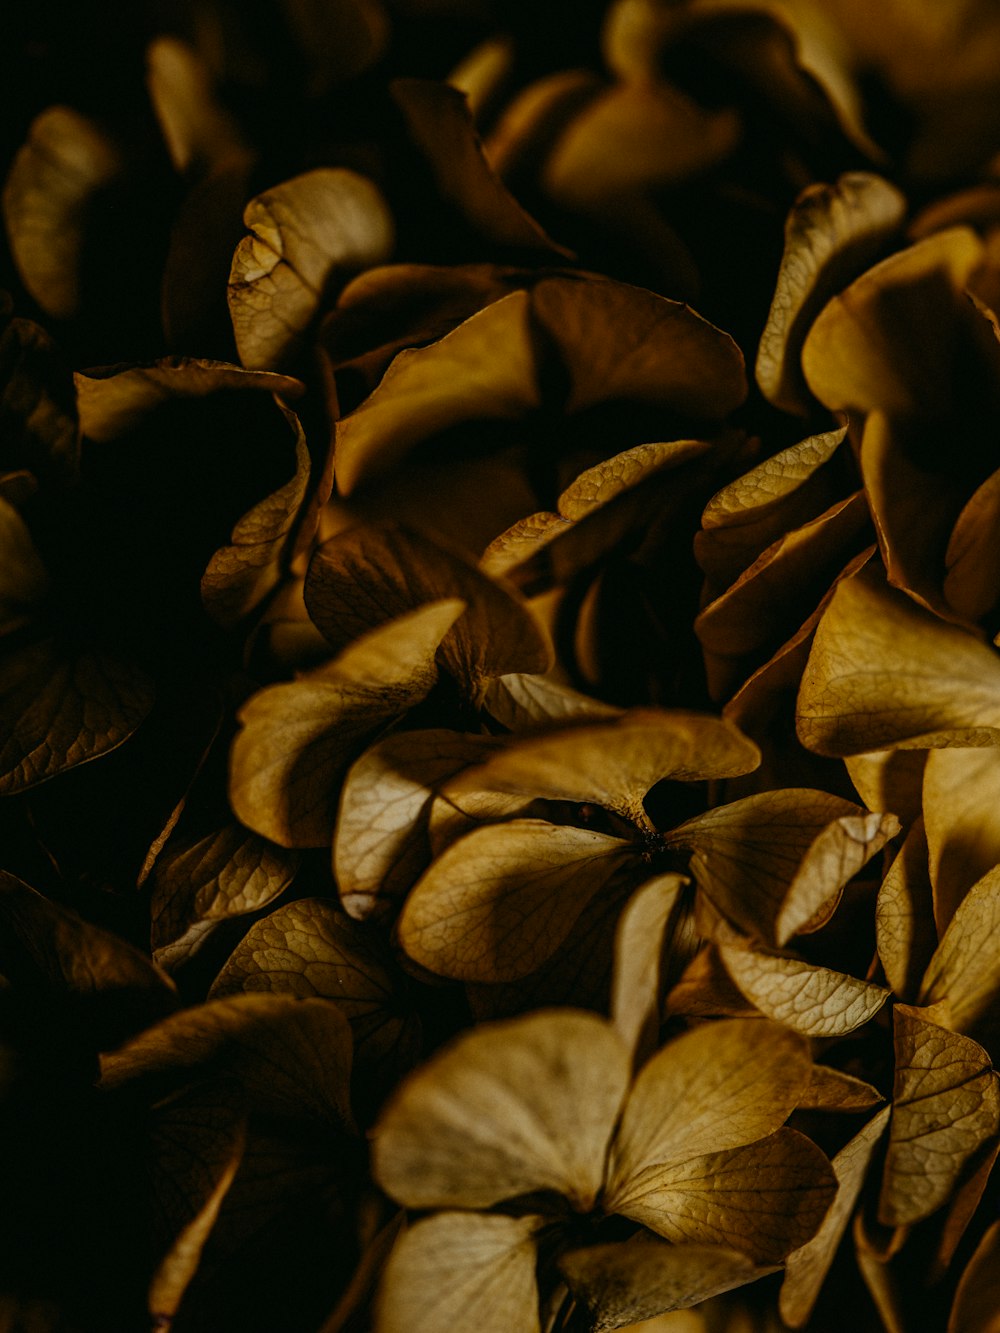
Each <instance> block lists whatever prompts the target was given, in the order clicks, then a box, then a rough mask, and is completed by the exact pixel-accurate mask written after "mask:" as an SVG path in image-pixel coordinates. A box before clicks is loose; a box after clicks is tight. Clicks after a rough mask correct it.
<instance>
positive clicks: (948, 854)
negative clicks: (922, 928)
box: [923, 749, 1000, 934]
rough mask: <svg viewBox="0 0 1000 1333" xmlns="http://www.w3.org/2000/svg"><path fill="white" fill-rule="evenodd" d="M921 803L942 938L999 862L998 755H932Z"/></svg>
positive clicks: (958, 752) (988, 751) (938, 752)
mask: <svg viewBox="0 0 1000 1333" xmlns="http://www.w3.org/2000/svg"><path fill="white" fill-rule="evenodd" d="M923 798H924V799H923V805H924V821H925V824H926V829H927V850H928V857H929V861H928V864H929V869H930V877H931V883H932V884H933V886H934V922H935V924H936V925H937V929H938V934H943V933H944V931H945V929H946V928H947V925H948V922H949V921H950V920H951V918H952V915H953V913H954V911H955V908H956V907H957V906H958V904H959V903H960V902H961V901H962V898H963V897H964V896H965V894H966V892H967V891H968V888H969V885H970V884H974V883H975V882H976V880H978V879H980V878H981V877H982V876H983V875H985V874H986V872H987V871H989V870H992V869H993V867H994V866H995V865H997V864H998V863H1000V805H998V803H1000V755H998V753H997V751H996V750H993V749H984V750H958V749H956V750H932V751H931V752H930V754H929V755H928V756H927V765H926V767H925V769H924V789H923Z"/></svg>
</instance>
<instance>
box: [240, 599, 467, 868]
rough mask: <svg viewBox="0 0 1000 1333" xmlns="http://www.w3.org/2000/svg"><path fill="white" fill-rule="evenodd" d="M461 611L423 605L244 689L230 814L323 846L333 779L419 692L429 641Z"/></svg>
mask: <svg viewBox="0 0 1000 1333" xmlns="http://www.w3.org/2000/svg"><path fill="white" fill-rule="evenodd" d="M463 609H464V604H463V603H462V602H458V601H447V602H431V603H429V604H428V605H427V606H424V607H422V608H421V609H420V610H419V611H412V612H410V614H409V615H405V616H400V617H399V618H398V619H396V620H391V621H389V623H388V624H386V625H383V626H381V627H380V628H379V629H374V630H371V631H370V632H369V633H368V634H366V635H364V636H362V638H360V639H358V640H356V641H355V643H354V644H353V645H352V646H351V647H350V648H347V649H345V650H344V652H343V653H341V654H340V656H339V657H337V658H335V659H334V660H333V661H332V662H330V663H328V664H327V665H326V666H324V667H320V668H318V669H317V670H316V671H313V672H310V673H309V674H307V675H305V676H302V677H300V678H299V680H297V681H294V682H293V683H292V684H289V685H271V686H269V687H268V688H267V689H264V690H261V691H260V692H259V693H257V694H255V695H253V696H252V697H251V698H250V700H249V701H248V702H247V703H246V704H244V706H243V708H242V709H241V710H240V713H239V720H240V721H241V723H242V724H243V729H242V731H240V733H239V734H238V735H237V737H236V740H235V741H234V743H233V749H232V755H231V759H230V776H229V798H230V801H231V803H232V807H233V810H234V812H235V814H236V816H237V818H238V819H239V820H240V821H241V822H242V823H244V824H246V825H247V827H248V828H251V829H253V830H254V832H256V833H260V834H262V835H263V836H264V837H265V838H270V839H271V841H272V842H276V843H278V844H280V845H281V846H282V847H322V846H324V845H327V844H329V842H330V840H331V838H332V835H333V826H334V816H335V812H336V799H337V782H338V779H339V778H340V777H341V776H342V775H343V773H344V772H345V771H346V769H347V767H348V766H349V764H350V763H351V762H352V760H353V759H354V758H355V756H356V753H357V751H358V750H359V749H360V748H361V743H362V741H363V739H364V738H365V737H366V736H370V735H372V733H373V732H374V731H376V730H377V728H378V727H379V726H380V725H381V724H383V723H385V722H387V721H388V720H389V719H391V718H393V717H397V716H399V715H400V714H401V713H404V712H405V711H406V710H407V709H408V708H411V707H412V706H413V705H414V704H416V703H419V702H420V700H421V699H423V698H425V697H426V695H427V694H428V693H429V691H430V690H431V688H432V687H433V685H434V682H435V681H436V680H437V667H436V665H435V660H434V659H435V654H436V653H437V649H438V645H439V644H440V642H441V638H442V637H443V635H444V634H445V633H447V631H448V629H449V628H450V627H451V625H452V624H454V622H455V619H456V617H457V616H459V615H461V613H462V610H463Z"/></svg>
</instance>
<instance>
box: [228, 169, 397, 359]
mask: <svg viewBox="0 0 1000 1333" xmlns="http://www.w3.org/2000/svg"><path fill="white" fill-rule="evenodd" d="M243 221H244V224H245V225H246V227H247V228H248V229H249V231H250V233H251V234H250V235H249V236H247V237H245V238H244V240H242V241H241V242H240V244H239V245H238V246H237V249H236V254H235V255H234V256H233V268H232V273H231V274H230V278H229V313H230V315H231V317H232V321H233V332H234V334H235V336H236V346H237V348H238V350H239V354H240V360H241V361H242V362H243V364H244V365H245V366H247V367H248V368H250V369H251V370H272V369H276V368H277V367H279V366H282V365H287V364H288V363H289V362H290V361H292V360H293V359H294V358H295V356H296V354H297V353H298V351H299V349H300V347H301V343H302V338H303V335H304V334H305V332H306V330H307V329H308V328H309V326H310V324H311V323H312V321H313V320H314V319H315V317H316V315H317V314H318V313H319V311H320V308H321V304H322V302H323V300H324V297H325V296H326V294H327V291H328V289H329V287H330V285H331V284H332V282H333V281H335V280H336V279H337V278H340V279H341V280H342V281H343V280H346V279H347V277H348V276H349V275H351V274H352V273H354V272H356V271H357V270H358V269H362V268H372V267H373V266H374V265H376V264H384V263H385V262H386V260H387V259H388V258H389V257H390V255H391V254H392V249H393V245H394V242H395V229H394V226H393V221H392V216H391V215H390V213H389V209H388V206H387V205H386V203H385V200H384V199H383V198H382V194H381V192H380V191H379V189H378V187H377V186H376V185H374V184H373V183H372V181H370V180H368V179H367V178H366V177H364V176H360V175H358V173H357V172H354V171H348V170H347V169H346V168H344V167H318V168H316V170H314V171H309V172H306V173H305V175H302V176H296V177H294V178H293V179H292V180H289V181H284V182H283V183H282V184H281V185H276V186H275V187H274V188H273V189H270V190H267V191H266V192H265V193H264V194H261V195H258V196H257V198H256V199H252V200H251V201H250V203H249V204H247V206H246V210H245V212H244V214H243Z"/></svg>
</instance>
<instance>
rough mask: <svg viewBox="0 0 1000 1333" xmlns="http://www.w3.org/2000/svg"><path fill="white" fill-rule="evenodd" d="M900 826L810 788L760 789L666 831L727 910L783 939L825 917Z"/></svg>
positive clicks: (749, 928)
mask: <svg viewBox="0 0 1000 1333" xmlns="http://www.w3.org/2000/svg"><path fill="white" fill-rule="evenodd" d="M897 831H898V824H897V821H896V820H895V818H894V817H893V816H892V815H879V814H869V813H866V812H863V811H861V810H860V809H859V808H858V807H857V806H856V805H852V804H851V802H850V801H845V800H843V799H842V798H840V797H838V796H830V795H829V794H828V793H827V792H820V791H812V790H809V789H808V788H789V789H787V790H785V791H770V792H762V793H760V794H759V795H757V796H747V797H744V799H743V800H741V801H734V802H732V803H731V804H729V805H722V806H716V807H715V809H712V810H708V811H706V813H705V814H703V815H695V817H694V818H693V819H689V820H688V821H687V822H686V823H684V824H681V825H680V826H679V827H678V828H676V829H674V830H673V831H672V832H671V833H669V834H668V835H667V842H668V845H671V846H677V847H684V848H687V849H689V850H690V852H691V872H692V874H693V875H694V877H695V879H696V880H697V882H698V884H699V886H700V887H701V888H702V889H703V890H704V892H705V893H706V894H707V895H708V897H709V898H710V899H711V900H712V901H713V902H714V903H715V905H716V906H717V907H718V909H719V910H720V911H721V912H722V913H723V915H724V916H726V917H728V918H729V919H730V920H732V921H733V922H734V923H735V924H736V925H737V926H739V927H740V928H741V929H742V930H744V931H746V932H747V933H749V934H751V935H754V936H756V937H758V938H763V939H766V940H768V941H769V942H777V943H779V944H784V943H785V942H786V941H787V940H788V939H790V938H791V936H792V935H794V934H795V933H796V932H798V931H800V930H803V929H804V928H809V927H810V926H813V928H815V926H816V925H820V924H822V922H823V921H824V920H826V919H827V918H828V917H829V916H830V915H831V913H832V912H833V910H834V908H835V907H836V905H837V902H838V901H839V898H840V894H841V892H842V890H843V888H844V885H845V884H846V883H847V882H848V881H849V880H850V879H851V878H853V876H854V875H856V874H857V872H858V871H859V870H860V869H861V868H862V866H864V865H865V863H866V862H867V861H868V860H869V859H870V858H871V857H872V856H873V855H874V854H875V853H876V852H878V851H879V850H881V848H882V847H884V846H885V844H886V842H887V841H888V839H889V838H890V837H891V836H892V835H893V834H894V833H896V832H897Z"/></svg>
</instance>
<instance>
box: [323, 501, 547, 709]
mask: <svg viewBox="0 0 1000 1333" xmlns="http://www.w3.org/2000/svg"><path fill="white" fill-rule="evenodd" d="M456 597H457V598H461V599H462V601H463V602H464V603H465V604H466V610H465V614H464V615H463V616H462V617H461V618H460V619H459V620H458V621H457V623H456V624H455V626H454V628H453V629H452V630H451V631H450V632H449V633H448V634H447V635H446V636H445V637H444V640H443V641H442V644H441V649H440V653H441V661H442V664H443V666H444V667H445V669H446V670H447V671H448V672H449V673H450V674H451V675H452V676H454V677H455V679H456V680H457V681H458V682H459V683H460V684H462V685H464V686H465V687H466V688H467V689H468V690H469V691H471V692H472V694H473V695H475V693H476V691H477V690H479V689H481V688H482V687H483V685H484V682H485V680H486V679H487V678H488V677H490V676H502V675H506V674H507V673H508V672H512V671H528V672H539V671H545V670H546V669H547V668H548V666H549V665H550V664H551V649H550V647H549V645H548V643H547V641H546V638H545V635H544V631H543V630H542V628H541V626H540V625H539V624H538V622H537V621H536V620H535V619H534V617H533V615H532V613H531V611H530V609H529V608H528V606H527V604H526V603H525V602H524V601H523V600H522V599H521V598H520V597H519V596H518V594H517V593H515V592H514V591H513V590H512V589H510V588H508V587H507V586H506V585H505V584H503V583H502V582H499V581H498V580H495V579H491V578H489V577H488V576H487V575H486V574H483V573H481V572H480V571H479V570H478V569H477V568H476V566H475V565H474V564H472V563H471V562H469V561H467V560H465V559H463V558H462V557H461V556H458V555H453V554H452V553H451V552H450V551H446V550H445V549H444V548H443V547H441V546H438V545H436V544H435V543H434V542H432V541H430V540H429V539H428V538H427V537H423V536H420V535H419V534H417V533H413V532H407V531H406V530H405V529H404V528H400V527H397V526H396V525H395V524H389V523H386V524H381V525H378V526H375V525H368V524H358V525H357V526H355V527H352V528H349V529H348V530H347V531H346V532H342V533H338V535H337V536H336V537H331V538H330V539H329V541H326V542H324V543H323V545H322V546H320V547H319V548H318V549H317V550H316V552H315V554H314V555H313V558H312V560H311V561H310V564H309V572H308V574H307V576H306V586H305V599H306V606H307V608H308V610H309V614H310V616H311V617H312V620H313V621H314V623H315V624H316V625H317V626H318V628H319V629H320V630H321V631H322V633H323V634H324V635H325V636H326V637H327V639H328V640H329V641H330V643H332V644H333V646H334V647H336V648H340V647H343V646H344V645H345V644H346V643H349V642H351V641H352V640H353V639H355V638H357V636H358V635H359V634H362V633H364V632H365V631H366V630H370V629H372V628H374V627H375V626H376V625H380V624H383V623H384V622H385V621H387V620H389V619H390V618H391V617H393V616H398V615H401V614H403V613H404V612H406V611H412V610H414V609H415V608H416V607H418V606H420V605H421V604H422V603H424V602H431V601H437V600H440V599H443V598H456Z"/></svg>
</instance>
